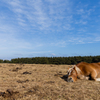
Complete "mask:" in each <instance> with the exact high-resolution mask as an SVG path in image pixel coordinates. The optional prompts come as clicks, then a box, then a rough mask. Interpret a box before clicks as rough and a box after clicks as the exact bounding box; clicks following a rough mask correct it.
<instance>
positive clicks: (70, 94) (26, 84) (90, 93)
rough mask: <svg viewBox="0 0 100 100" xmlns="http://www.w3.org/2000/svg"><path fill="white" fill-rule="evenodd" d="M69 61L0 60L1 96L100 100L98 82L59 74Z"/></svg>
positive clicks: (14, 99) (27, 99)
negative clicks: (46, 63) (30, 61)
mask: <svg viewBox="0 0 100 100" xmlns="http://www.w3.org/2000/svg"><path fill="white" fill-rule="evenodd" d="M68 67H71V65H45V64H43V65H42V64H0V100H100V82H95V81H92V80H78V81H77V82H74V83H68V82H66V81H65V80H64V79H62V78H61V77H63V76H64V75H66V74H67V70H68Z"/></svg>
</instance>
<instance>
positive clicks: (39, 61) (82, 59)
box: [0, 56, 100, 65]
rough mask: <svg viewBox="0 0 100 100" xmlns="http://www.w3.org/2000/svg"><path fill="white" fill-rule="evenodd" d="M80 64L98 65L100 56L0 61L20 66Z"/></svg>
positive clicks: (0, 61)
mask: <svg viewBox="0 0 100 100" xmlns="http://www.w3.org/2000/svg"><path fill="white" fill-rule="evenodd" d="M79 62H87V63H96V62H100V56H73V57H33V58H15V59H11V60H2V59H1V60H0V63H20V64H57V65H58V64H68V65H71V64H77V63H79Z"/></svg>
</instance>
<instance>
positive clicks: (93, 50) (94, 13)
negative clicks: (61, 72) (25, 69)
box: [0, 0, 100, 59]
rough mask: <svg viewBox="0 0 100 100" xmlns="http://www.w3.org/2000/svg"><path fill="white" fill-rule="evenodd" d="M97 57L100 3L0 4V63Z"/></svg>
mask: <svg viewBox="0 0 100 100" xmlns="http://www.w3.org/2000/svg"><path fill="white" fill-rule="evenodd" d="M90 55H92V56H96V55H100V0H0V59H12V58H18V57H19V58H20V57H41V56H45V57H52V56H56V57H58V56H65V57H66V56H90Z"/></svg>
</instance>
